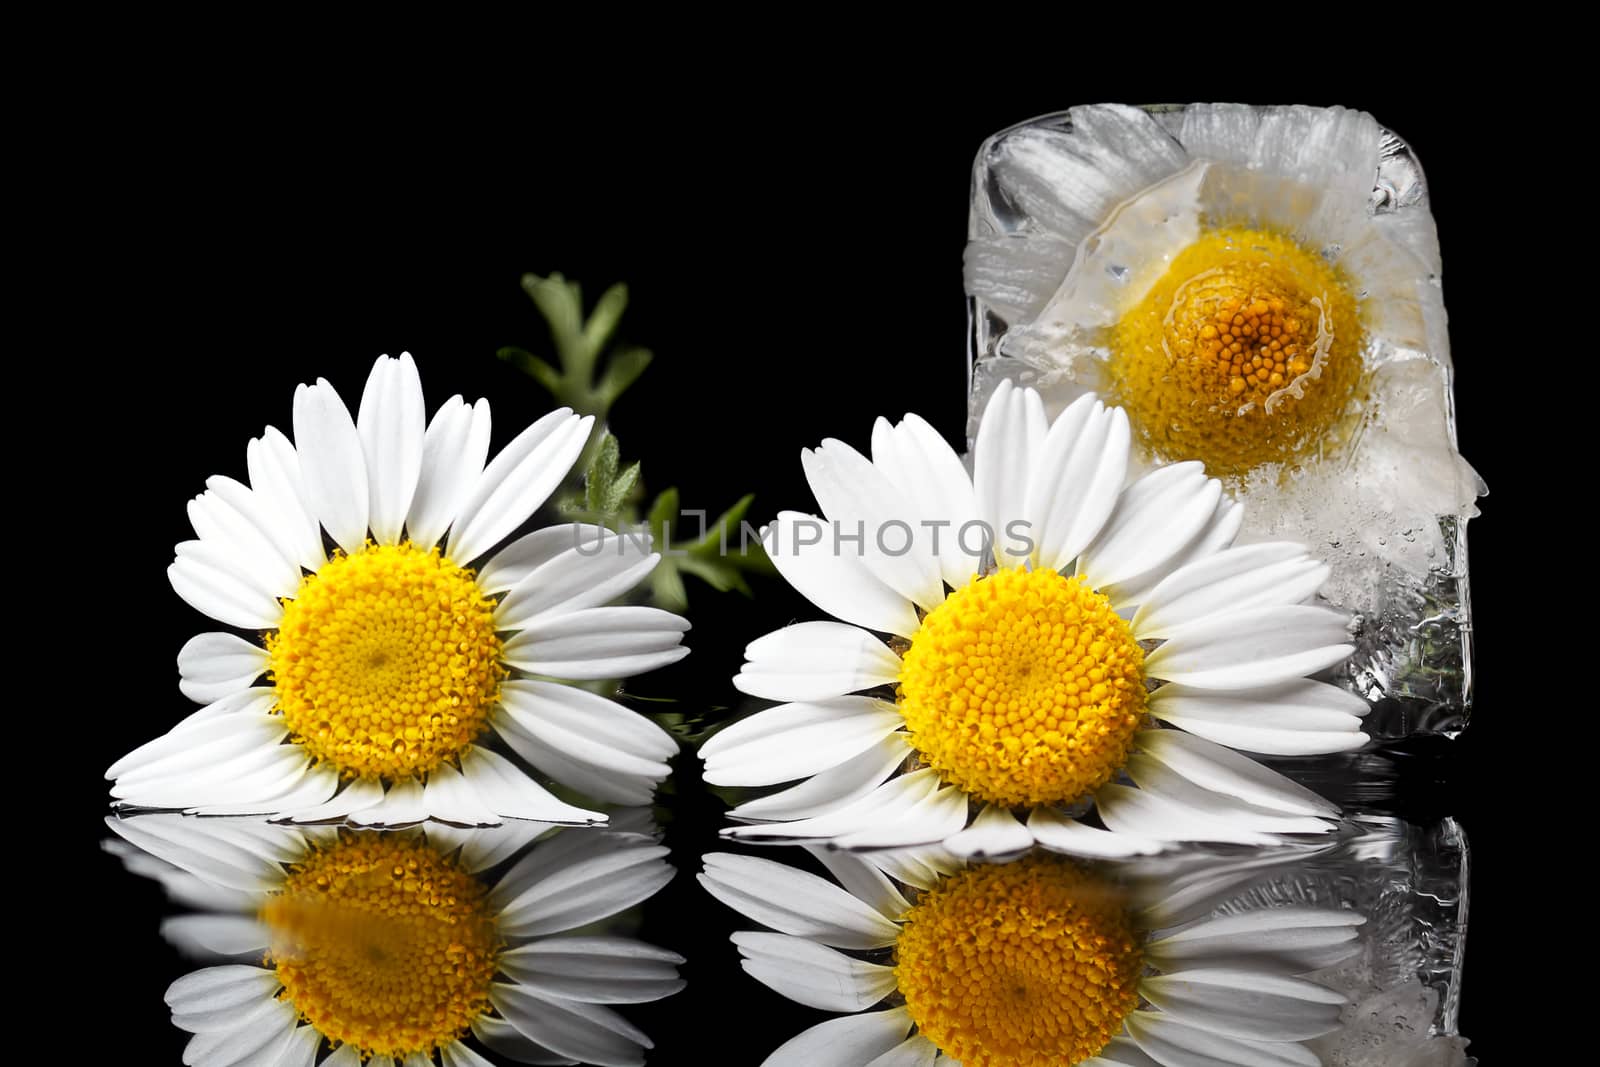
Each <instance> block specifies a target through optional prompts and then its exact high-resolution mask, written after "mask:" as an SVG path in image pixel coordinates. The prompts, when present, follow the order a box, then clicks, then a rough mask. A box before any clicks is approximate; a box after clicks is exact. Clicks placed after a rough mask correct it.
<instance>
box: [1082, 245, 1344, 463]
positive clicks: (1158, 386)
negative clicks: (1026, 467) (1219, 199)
mask: <svg viewBox="0 0 1600 1067" xmlns="http://www.w3.org/2000/svg"><path fill="white" fill-rule="evenodd" d="M1363 343H1364V339H1363V335H1362V328H1361V322H1360V315H1359V311H1358V307H1357V301H1356V297H1355V295H1354V293H1353V291H1352V289H1351V286H1350V283H1349V280H1348V279H1347V278H1346V277H1345V276H1344V275H1343V274H1342V273H1341V272H1340V271H1339V270H1338V269H1337V268H1335V267H1334V266H1333V265H1331V264H1330V263H1328V262H1327V260H1325V259H1324V258H1322V257H1321V256H1319V255H1317V254H1315V253H1313V252H1311V251H1309V250H1307V249H1305V248H1303V247H1301V246H1300V245H1299V244H1298V243H1296V242H1295V241H1294V240H1292V239H1290V238H1288V237H1285V236H1283V235H1281V234H1276V233H1271V232H1267V231H1263V230H1252V229H1244V228H1239V227H1228V228H1221V229H1213V230H1211V231H1209V232H1207V233H1205V234H1204V235H1203V236H1202V237H1201V238H1200V239H1199V240H1198V241H1196V242H1195V243H1194V244H1192V245H1190V246H1189V247H1188V248H1186V249H1184V250H1183V252H1181V253H1179V254H1178V255H1177V256H1176V257H1174V259H1173V261H1172V265H1171V266H1170V267H1169V268H1168V269H1167V271H1166V273H1165V274H1163V275H1162V276H1161V278H1160V279H1159V280H1158V281H1157V282H1156V283H1155V285H1154V286H1152V287H1151V288H1150V290H1149V292H1147V293H1146V294H1145V296H1144V297H1143V299H1141V300H1140V301H1139V303H1138V304H1136V305H1135V306H1134V307H1133V308H1131V309H1130V310H1129V311H1127V313H1126V314H1124V315H1123V316H1122V318H1121V319H1120V320H1119V321H1118V323H1117V324H1116V326H1115V328H1114V329H1113V331H1112V344H1111V349H1112V353H1111V359H1110V361H1109V366H1108V370H1109V374H1110V384H1109V388H1108V393H1109V396H1110V398H1111V399H1112V400H1113V401H1114V402H1115V403H1118V404H1120V405H1122V406H1123V407H1124V408H1126V409H1127V411H1128V416H1129V419H1130V420H1131V422H1132V423H1133V425H1134V428H1135V431H1136V432H1137V433H1138V435H1139V437H1140V439H1141V441H1142V442H1143V443H1144V445H1145V446H1146V448H1148V449H1149V450H1150V451H1151V452H1153V453H1155V454H1156V455H1157V456H1160V457H1161V458H1163V459H1167V460H1187V459H1198V460H1200V461H1202V462H1204V463H1205V465H1206V469H1207V472H1208V473H1210V474H1213V475H1218V476H1222V477H1227V476H1231V475H1240V474H1244V473H1247V472H1248V471H1250V470H1252V469H1254V468H1256V467H1259V466H1261V465H1263V464H1267V463H1283V464H1290V465H1293V464H1295V463H1297V462H1299V461H1300V460H1302V459H1304V458H1306V457H1307V456H1310V455H1312V454H1315V453H1316V452H1318V451H1325V450H1326V449H1327V448H1329V447H1331V446H1332V445H1334V444H1336V443H1337V442H1338V436H1339V434H1340V433H1341V432H1342V429H1343V427H1342V425H1341V424H1342V421H1343V420H1344V419H1345V416H1346V415H1347V413H1348V412H1349V411H1350V408H1351V406H1352V400H1353V399H1354V398H1355V396H1356V393H1357V387H1358V384H1359V382H1360V379H1361V366H1362V365H1361V349H1362V346H1363Z"/></svg>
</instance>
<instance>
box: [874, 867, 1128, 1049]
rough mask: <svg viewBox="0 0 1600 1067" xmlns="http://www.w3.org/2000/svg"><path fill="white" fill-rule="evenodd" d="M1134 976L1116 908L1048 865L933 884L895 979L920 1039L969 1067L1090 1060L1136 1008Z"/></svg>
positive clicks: (973, 871) (1080, 878) (1088, 885)
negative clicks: (929, 1042)
mask: <svg viewBox="0 0 1600 1067" xmlns="http://www.w3.org/2000/svg"><path fill="white" fill-rule="evenodd" d="M1142 969H1143V953H1142V950H1141V946H1140V942H1139V939H1138V937H1137V936H1136V934H1135V930H1134V926H1133V923H1132V921H1131V919H1130V918H1129V916H1128V914H1127V911H1126V909H1125V908H1124V906H1123V903H1122V901H1121V899H1120V898H1119V897H1118V896H1117V894H1116V893H1115V892H1113V891H1112V890H1111V889H1110V888H1109V887H1107V886H1106V885H1104V884H1103V883H1101V882H1099V881H1098V880H1096V879H1095V878H1093V877H1092V876H1091V875H1090V874H1089V873H1088V872H1086V871H1085V870H1083V869H1082V868H1080V867H1078V866H1076V865H1075V864H1073V863H1072V862H1071V861H1068V860H1065V859H1062V858H1060V857H1056V856H1042V855H1036V856H1030V857H1028V858H1027V859H1024V860H1020V861H1018V862H1016V863H1010V864H1004V865H999V866H977V867H969V868H967V869H966V870H964V871H962V872H961V873H959V874H957V875H954V876H953V877H951V878H948V879H946V880H944V881H942V882H940V883H939V885H938V886H936V887H935V888H934V889H933V890H932V891H930V892H928V893H927V894H925V895H923V896H922V897H921V898H920V899H919V900H918V902H917V903H916V905H915V906H914V907H913V908H912V909H911V911H910V913H909V914H908V915H907V916H906V921H905V928H904V930H903V931H902V933H901V935H900V938H899V940H898V941H897V942H896V944H895V979H896V981H897V983H898V985H899V989H900V992H901V993H902V994H904V996H905V998H906V1009H907V1010H908V1011H909V1012H910V1013H911V1018H912V1019H913V1020H915V1022H916V1024H917V1029H918V1031H919V1032H920V1033H921V1034H922V1035H923V1036H924V1037H926V1038H928V1040H930V1041H932V1042H933V1043H934V1044H935V1045H937V1046H938V1047H939V1049H940V1050H941V1051H942V1052H944V1053H945V1055H947V1056H950V1057H951V1058H953V1059H955V1060H957V1061H958V1062H960V1063H962V1064H965V1065H966V1067H1059V1065H1062V1064H1075V1063H1081V1062H1083V1061H1084V1060H1086V1059H1088V1058H1090V1057H1091V1056H1094V1055H1096V1054H1097V1053H1098V1052H1100V1050H1101V1049H1103V1048H1104V1047H1105V1046H1106V1044H1107V1043H1108V1042H1109V1041H1110V1040H1111V1039H1112V1038H1113V1037H1115V1036H1116V1034H1117V1033H1118V1032H1119V1031H1120V1030H1121V1029H1122V1022H1123V1020H1124V1019H1125V1018H1127V1016H1128V1014H1129V1013H1130V1012H1132V1011H1133V1010H1134V1009H1135V1008H1136V1007H1138V1005H1139V995H1138V993H1137V992H1136V984H1137V982H1138V980H1139V976H1140V973H1141V971H1142Z"/></svg>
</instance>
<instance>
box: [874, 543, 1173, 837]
mask: <svg viewBox="0 0 1600 1067" xmlns="http://www.w3.org/2000/svg"><path fill="white" fill-rule="evenodd" d="M1143 669H1144V653H1143V651H1142V650H1141V649H1140V648H1139V646H1138V644H1137V643H1136V642H1135V641H1134V639H1133V634H1132V633H1131V632H1130V631H1129V629H1128V624H1127V623H1126V622H1125V621H1123V619H1122V618H1121V617H1120V616H1118V615H1117V613H1116V612H1115V611H1114V610H1112V608H1111V603H1110V601H1108V600H1107V599H1106V598H1105V597H1104V596H1102V595H1101V594H1099V593H1096V592H1095V591H1094V590H1092V589H1090V588H1088V587H1087V586H1085V585H1084V584H1083V583H1082V582H1080V581H1079V580H1078V579H1077V578H1065V577H1062V576H1061V575H1060V574H1058V573H1057V572H1055V571H1051V570H1034V571H1029V570H1025V569H1022V568H1014V569H1008V570H1001V571H997V572H996V573H994V574H993V575H990V576H989V577H986V578H984V577H980V578H974V579H973V580H972V581H970V582H968V583H967V584H966V585H964V586H962V587H961V588H960V589H957V590H956V591H955V592H953V593H951V594H950V596H949V598H948V599H946V600H945V602H944V603H943V604H941V605H939V606H938V607H937V608H935V609H934V610H933V611H931V612H929V613H928V616H927V617H926V618H925V619H923V620H922V627H921V628H920V629H919V630H918V631H917V633H916V636H915V637H914V638H912V641H911V647H910V648H908V649H907V650H906V652H905V656H904V658H903V660H902V661H901V666H900V709H901V714H903V715H904V716H905V720H906V723H907V725H908V726H909V727H910V730H911V744H912V746H913V747H915V748H916V749H917V751H918V752H919V753H921V756H922V760H923V762H924V763H926V764H928V765H929V766H931V767H934V768H935V769H937V770H938V772H939V774H940V775H941V776H942V777H943V778H944V780H945V781H947V782H949V783H951V784H952V785H955V786H958V787H959V788H960V789H961V790H962V791H963V792H966V793H968V794H970V795H972V796H975V797H978V798H980V799H983V800H987V801H989V802H991V803H995V804H1001V805H1004V806H1006V807H1013V808H1014V807H1033V806H1036V805H1040V804H1053V803H1061V802H1066V801H1071V800H1076V799H1078V798H1079V797H1082V796H1084V795H1085V794H1087V793H1089V792H1091V791H1093V790H1095V789H1098V788H1099V787H1100V786H1102V785H1104V784H1105V783H1106V782H1107V781H1109V780H1110V779H1111V776H1112V775H1113V774H1115V773H1116V771H1117V769H1118V768H1120V767H1121V766H1122V765H1123V764H1124V763H1126V762H1127V759H1128V750H1129V747H1130V746H1131V745H1132V743H1133V734H1134V731H1135V730H1137V729H1138V726H1139V723H1140V720H1141V719H1142V718H1143V716H1144V710H1145V685H1144V673H1143Z"/></svg>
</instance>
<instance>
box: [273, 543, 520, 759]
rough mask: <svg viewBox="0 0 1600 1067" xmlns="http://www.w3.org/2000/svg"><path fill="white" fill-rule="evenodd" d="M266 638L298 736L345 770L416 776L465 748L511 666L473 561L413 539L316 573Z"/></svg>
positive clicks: (281, 700)
mask: <svg viewBox="0 0 1600 1067" xmlns="http://www.w3.org/2000/svg"><path fill="white" fill-rule="evenodd" d="M267 649H268V651H269V652H270V653H271V657H272V662H271V674H270V677H271V679H272V683H273V686H274V687H275V689H276V691H277V706H278V709H279V711H281V712H282V714H283V718H284V723H285V725H286V726H287V727H288V728H289V732H290V736H291V737H292V738H293V740H295V741H296V742H298V743H299V744H301V745H304V746H305V748H306V750H307V752H308V753H309V754H310V755H311V756H312V757H313V758H315V759H317V760H320V761H326V762H328V763H331V764H332V765H333V766H334V767H336V768H337V769H338V770H339V772H340V773H341V775H343V776H344V777H346V778H388V779H398V778H408V777H412V776H414V775H418V774H421V773H424V772H426V771H430V770H433V769H434V768H436V767H438V766H439V765H440V764H441V763H443V762H444V761H445V760H447V759H450V758H452V757H456V756H459V755H460V754H461V753H462V752H464V751H465V750H466V748H467V746H468V745H470V744H471V743H472V741H473V740H474V739H475V738H476V737H477V736H478V735H479V734H480V733H482V732H483V730H484V728H485V726H486V725H487V724H488V721H489V710H490V708H491V707H492V705H493V704H494V701H495V700H496V698H497V697H498V695H499V686H500V679H501V677H502V676H503V675H504V673H505V672H504V669H503V668H502V667H501V665H500V640H499V638H498V637H496V635H495V631H494V605H493V602H492V601H490V600H489V599H488V598H487V597H485V596H484V594H483V591H482V590H481V589H480V588H479V587H478V584H477V582H476V580H475V579H474V577H473V573H472V571H470V570H468V569H467V568H464V567H458V566H457V565H456V564H454V563H452V562H451V561H450V560H448V559H446V558H444V557H442V556H440V555H439V553H438V551H437V550H433V549H429V550H426V551H425V550H423V549H421V548H419V547H417V546H416V545H413V544H410V543H404V544H399V545H370V544H369V545H368V546H367V547H366V548H364V549H363V550H362V551H360V552H357V553H356V554H355V555H353V556H344V555H338V556H335V557H334V558H333V559H332V560H330V561H329V562H328V564H327V565H326V566H325V567H323V568H322V569H321V570H319V571H318V572H317V573H316V574H312V575H307V576H306V577H305V578H304V579H303V580H302V581H301V583H300V589H299V590H298V591H297V592H296V594H295V598H294V599H293V600H290V601H286V602H285V603H284V609H283V622H282V624H281V625H280V627H279V629H278V632H277V633H275V634H269V635H268V636H267Z"/></svg>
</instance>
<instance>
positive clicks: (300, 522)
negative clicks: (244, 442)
mask: <svg viewBox="0 0 1600 1067" xmlns="http://www.w3.org/2000/svg"><path fill="white" fill-rule="evenodd" d="M245 457H246V463H247V465H248V469H249V472H250V488H251V490H252V491H253V492H254V493H255V494H256V496H257V497H258V498H259V502H260V505H261V509H262V511H263V512H264V513H265V514H266V515H267V516H268V517H270V520H271V523H272V531H273V537H274V539H275V540H276V541H277V542H278V545H279V547H280V548H281V549H283V551H284V554H285V555H287V556H288V557H289V558H290V559H292V560H294V561H295V562H297V563H299V564H300V566H302V567H304V568H305V569H306V570H308V571H315V570H316V569H318V568H319V567H321V566H322V565H323V564H324V563H326V562H327V560H328V556H327V553H326V552H324V551H323V548H322V530H321V528H320V527H319V526H318V525H317V519H316V516H315V515H313V514H312V513H311V506H310V505H309V504H308V503H306V496H305V480H304V479H303V478H302V477H301V475H300V457H299V455H298V453H296V452H295V449H294V445H293V444H291V443H290V441H289V439H288V438H287V437H285V436H284V435H283V433H282V432H281V431H279V430H276V429H273V428H272V427H271V426H268V427H267V429H266V431H265V432H264V433H263V434H262V435H261V436H260V437H258V438H252V439H251V441H250V444H249V445H248V446H247V447H246V449H245Z"/></svg>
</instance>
